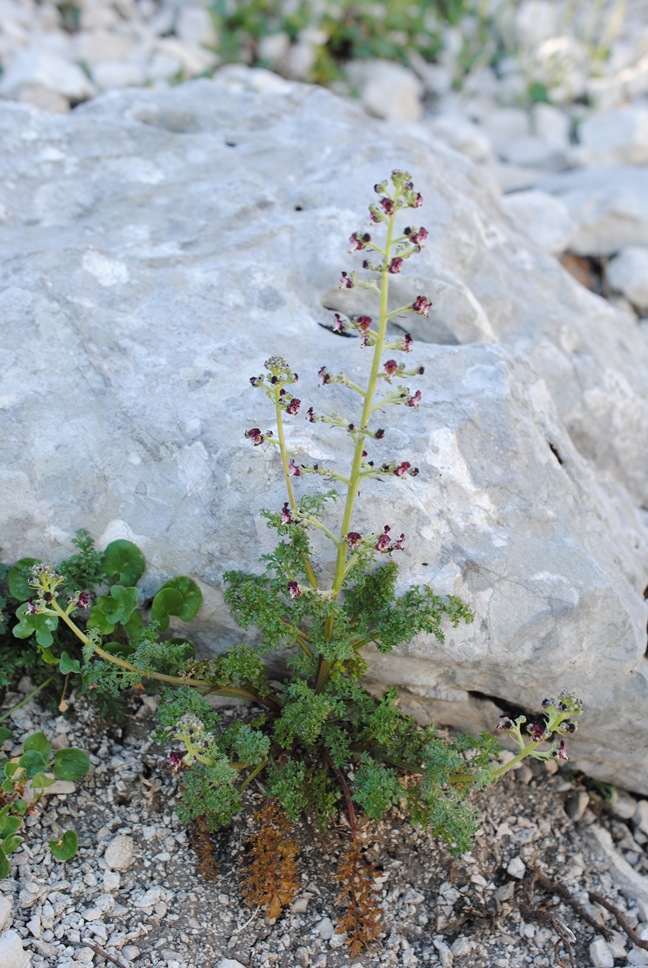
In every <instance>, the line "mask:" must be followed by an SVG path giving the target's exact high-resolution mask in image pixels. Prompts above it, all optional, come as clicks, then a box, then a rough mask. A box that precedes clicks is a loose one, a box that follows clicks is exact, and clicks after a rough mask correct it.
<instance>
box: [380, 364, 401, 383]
mask: <svg viewBox="0 0 648 968" xmlns="http://www.w3.org/2000/svg"><path fill="white" fill-rule="evenodd" d="M383 370H384V371H385V373H386V374H387V379H388V380H389V381H390V383H391V378H392V377H393V376H394V374H395V373H397V372H398V363H397V362H396V360H387V362H386V363H384V364H383Z"/></svg>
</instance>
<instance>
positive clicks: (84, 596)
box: [77, 592, 90, 608]
mask: <svg viewBox="0 0 648 968" xmlns="http://www.w3.org/2000/svg"><path fill="white" fill-rule="evenodd" d="M89 607H90V595H89V594H88V592H81V594H80V595H79V597H78V598H77V608H89Z"/></svg>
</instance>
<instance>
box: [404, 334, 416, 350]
mask: <svg viewBox="0 0 648 968" xmlns="http://www.w3.org/2000/svg"><path fill="white" fill-rule="evenodd" d="M413 345H414V340H413V339H412V334H411V333H405V335H404V336H403V345H402V350H403V352H405V353H411V351H412V346H413Z"/></svg>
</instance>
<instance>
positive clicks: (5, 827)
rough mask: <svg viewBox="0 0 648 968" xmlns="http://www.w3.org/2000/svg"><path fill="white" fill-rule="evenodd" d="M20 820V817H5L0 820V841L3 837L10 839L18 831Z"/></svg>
mask: <svg viewBox="0 0 648 968" xmlns="http://www.w3.org/2000/svg"><path fill="white" fill-rule="evenodd" d="M21 824H22V820H21V819H20V817H11V816H6V817H2V818H0V840H4V839H5V837H11V836H12V835H13V834H15V833H16V831H17V830H19V829H20V825H21Z"/></svg>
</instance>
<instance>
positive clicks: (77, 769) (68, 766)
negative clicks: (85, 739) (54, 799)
mask: <svg viewBox="0 0 648 968" xmlns="http://www.w3.org/2000/svg"><path fill="white" fill-rule="evenodd" d="M89 769H90V758H89V756H88V754H87V753H84V752H83V750H78V749H76V748H75V747H73V746H71V747H70V748H69V749H67V750H57V751H56V752H55V754H54V764H53V766H52V773H53V774H54V776H56V777H58V779H59V780H80V779H81V777H82V776H85V775H86V773H87V772H88V770H89Z"/></svg>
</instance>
